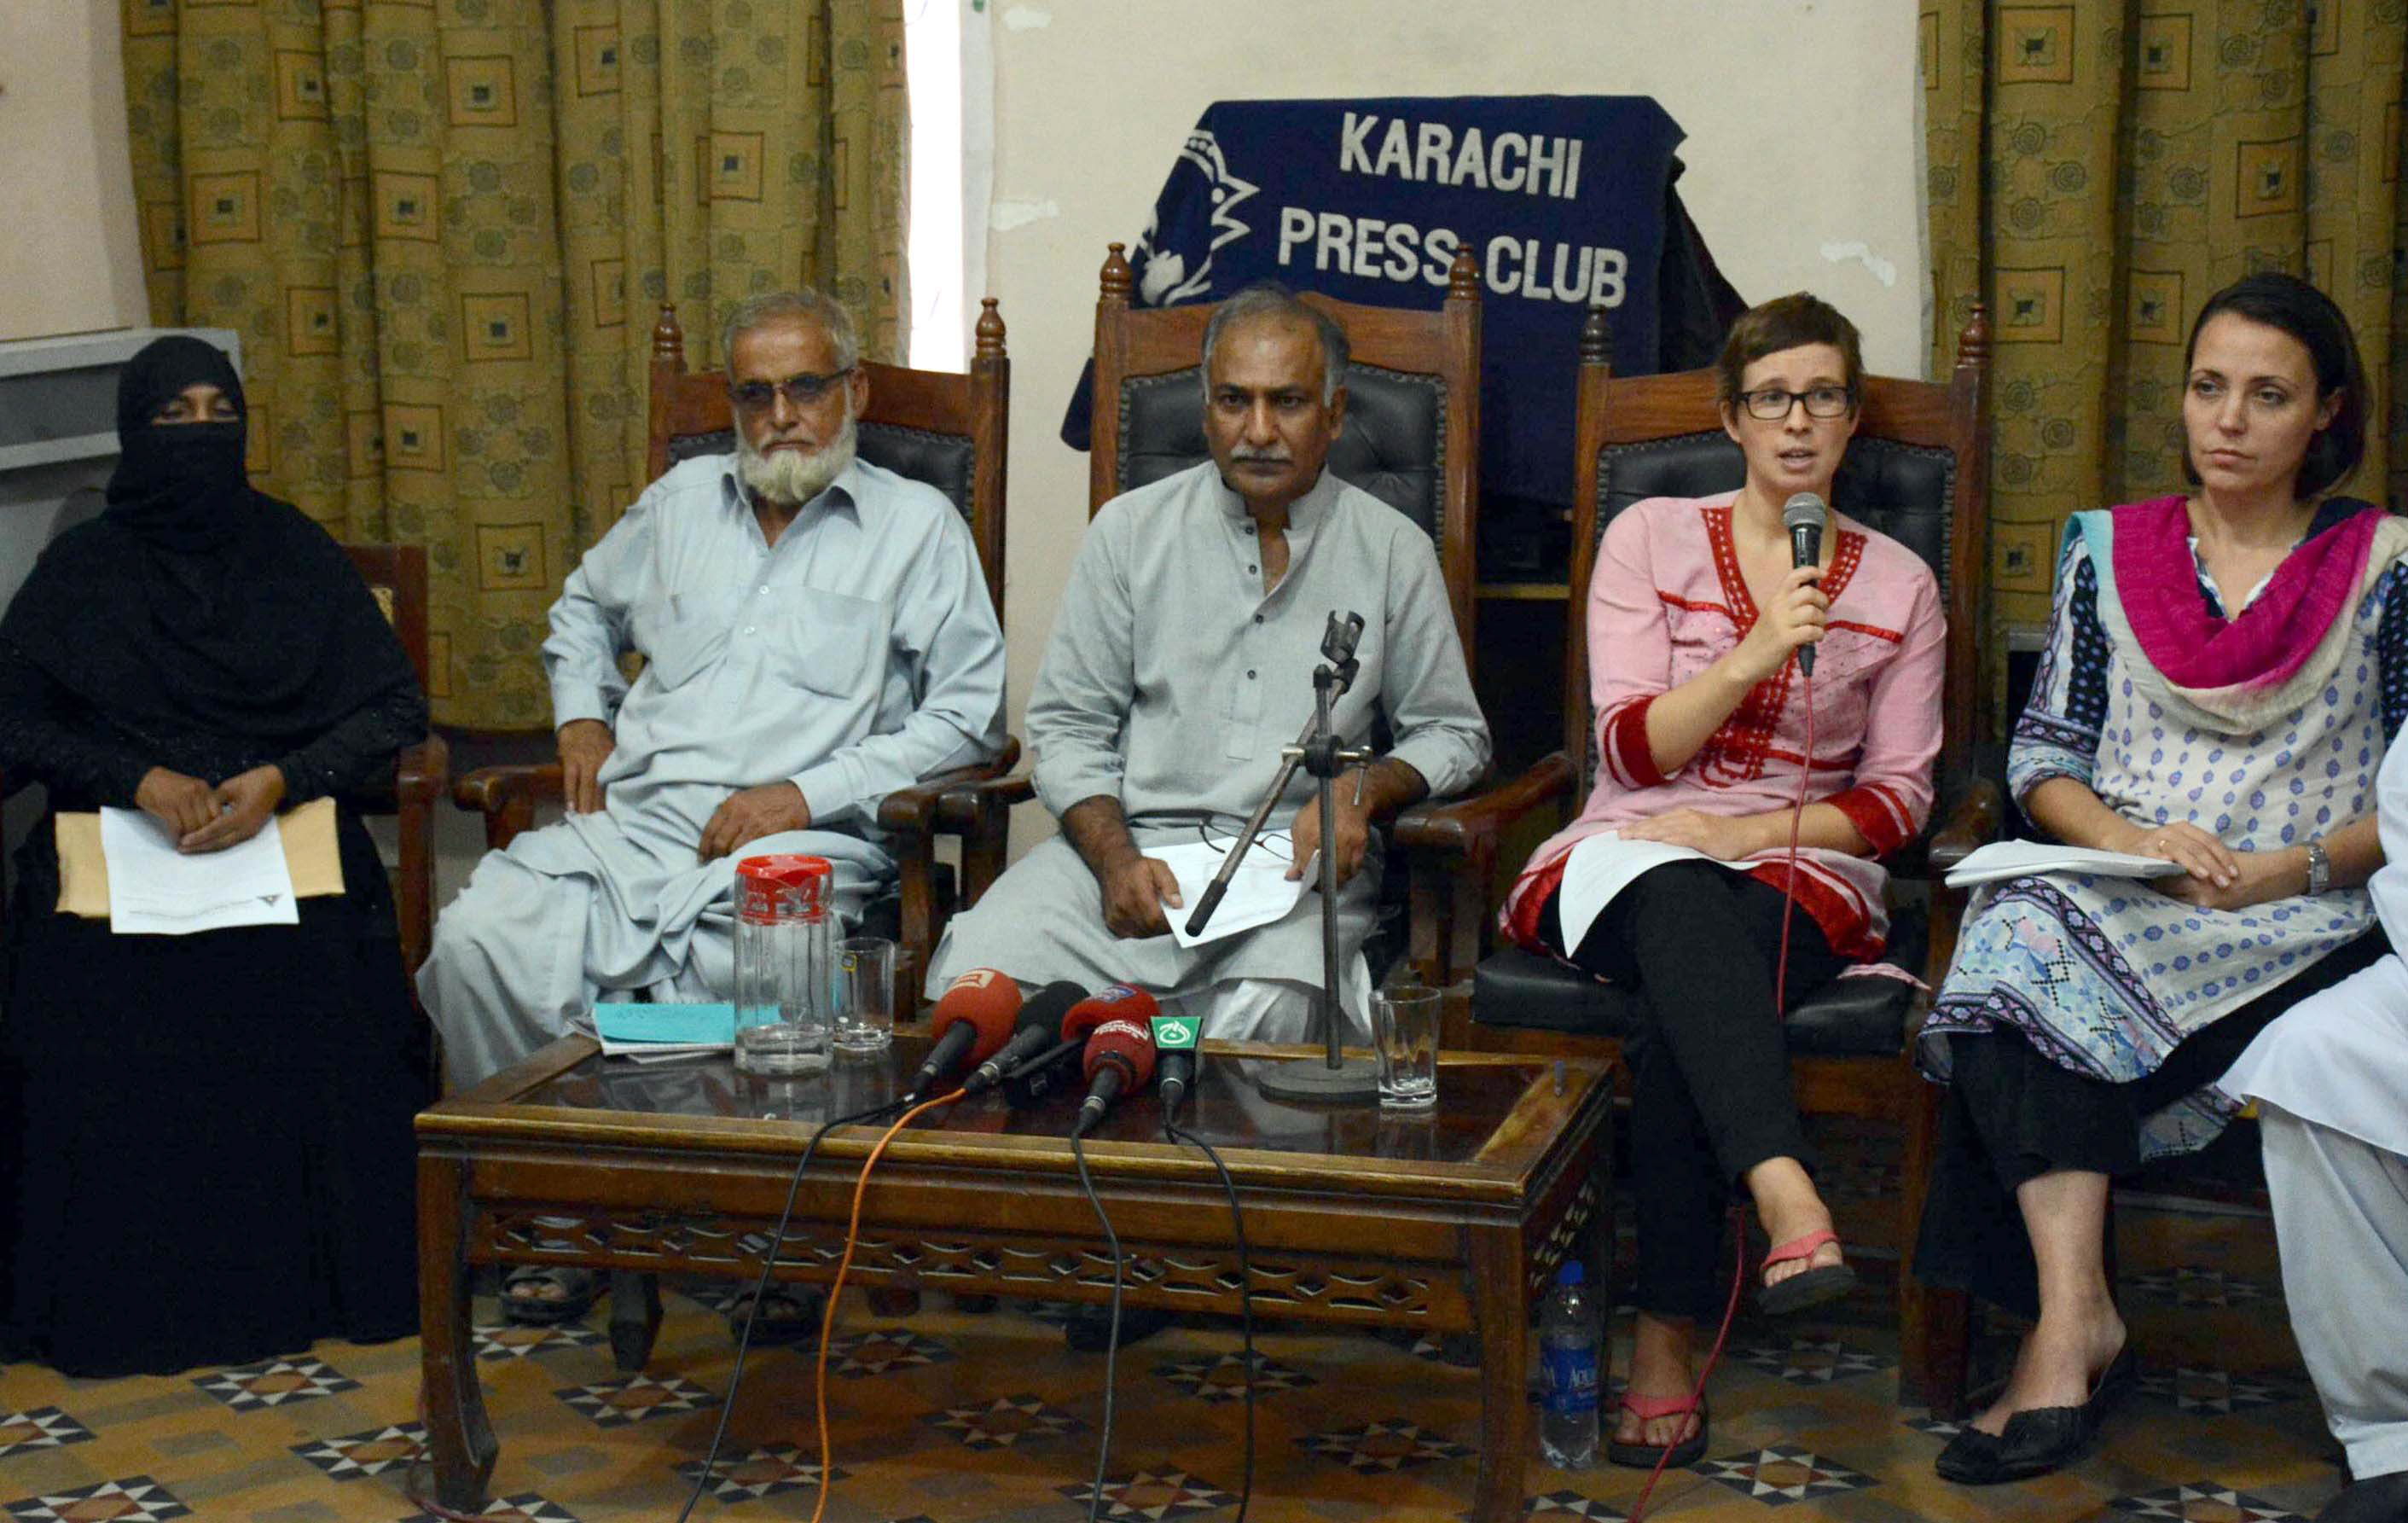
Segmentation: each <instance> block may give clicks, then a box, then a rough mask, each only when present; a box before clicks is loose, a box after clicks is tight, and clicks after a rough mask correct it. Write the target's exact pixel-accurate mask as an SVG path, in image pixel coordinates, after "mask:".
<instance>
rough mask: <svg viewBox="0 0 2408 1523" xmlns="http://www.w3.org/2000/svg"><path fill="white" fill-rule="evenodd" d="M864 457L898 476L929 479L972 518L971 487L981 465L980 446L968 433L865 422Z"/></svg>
mask: <svg viewBox="0 0 2408 1523" xmlns="http://www.w3.org/2000/svg"><path fill="white" fill-rule="evenodd" d="M861 458H862V459H864V460H867V461H868V462H869V463H870V464H871V465H873V466H877V467H882V468H883V469H886V470H891V471H893V472H894V473H895V474H896V475H897V476H901V477H905V478H907V479H909V480H910V481H925V482H927V483H928V484H929V485H930V486H933V487H935V488H936V489H937V490H938V491H939V492H942V493H943V494H944V495H945V497H946V500H948V501H950V502H951V503H952V504H953V509H954V510H955V511H957V512H959V513H960V514H961V515H962V518H963V521H964V522H968V521H969V518H970V510H971V509H972V508H973V507H974V506H975V505H974V504H973V503H972V502H971V501H970V488H971V484H972V482H973V481H974V480H975V472H976V471H977V468H978V450H977V448H976V447H975V446H974V445H972V444H971V443H970V441H969V439H968V437H967V436H965V435H961V434H938V433H931V432H930V431H928V430H927V429H925V428H905V427H902V426H901V425H899V424H882V423H865V424H861Z"/></svg>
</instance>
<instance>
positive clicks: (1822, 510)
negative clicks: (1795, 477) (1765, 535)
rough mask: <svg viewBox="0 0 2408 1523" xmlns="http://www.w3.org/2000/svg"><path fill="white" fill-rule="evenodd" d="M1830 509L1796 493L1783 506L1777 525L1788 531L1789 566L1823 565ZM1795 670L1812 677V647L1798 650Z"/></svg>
mask: <svg viewBox="0 0 2408 1523" xmlns="http://www.w3.org/2000/svg"><path fill="white" fill-rule="evenodd" d="M1830 517H1831V510H1829V509H1828V508H1826V507H1824V506H1823V499H1822V498H1820V497H1818V496H1815V495H1814V494H1813V493H1812V492H1800V493H1799V494H1798V495H1797V496H1794V497H1791V498H1790V499H1789V501H1788V502H1787V503H1785V504H1784V505H1783V507H1782V510H1781V526H1782V527H1784V528H1785V529H1787V530H1788V531H1789V567H1790V569H1792V570H1796V569H1797V568H1799V567H1801V566H1820V565H1822V564H1823V525H1824V524H1827V523H1828V522H1829V521H1830ZM1798 669H1799V671H1802V672H1804V673H1805V674H1806V675H1808V676H1809V677H1812V676H1813V674H1814V647H1813V646H1812V645H1800V646H1799V647H1798Z"/></svg>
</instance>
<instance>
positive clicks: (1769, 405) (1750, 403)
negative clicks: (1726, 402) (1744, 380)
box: [1739, 386, 1856, 423]
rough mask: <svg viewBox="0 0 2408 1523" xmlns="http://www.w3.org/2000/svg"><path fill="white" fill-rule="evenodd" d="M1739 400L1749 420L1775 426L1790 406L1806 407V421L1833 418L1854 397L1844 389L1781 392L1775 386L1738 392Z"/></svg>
mask: <svg viewBox="0 0 2408 1523" xmlns="http://www.w3.org/2000/svg"><path fill="white" fill-rule="evenodd" d="M1739 399H1740V402H1741V404H1742V406H1744V407H1745V408H1746V409H1747V413H1748V416H1749V417H1751V418H1761V419H1763V420H1764V421H1765V422H1766V423H1778V422H1780V421H1781V420H1782V419H1784V418H1786V417H1788V416H1789V409H1790V406H1791V405H1792V404H1793V403H1798V402H1803V403H1805V404H1806V416H1808V417H1810V418H1837V417H1841V416H1842V415H1843V414H1845V413H1846V412H1847V410H1848V409H1849V408H1850V407H1851V406H1853V405H1854V404H1855V402H1856V394H1855V393H1854V392H1852V391H1850V390H1849V389H1848V388H1847V387H1845V386H1816V387H1813V388H1812V389H1810V390H1807V391H1802V392H1793V391H1785V390H1783V389H1782V388H1781V387H1779V386H1766V387H1764V388H1762V389H1761V390H1758V391H1752V392H1742V393H1740V394H1739Z"/></svg>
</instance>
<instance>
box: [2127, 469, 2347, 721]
mask: <svg viewBox="0 0 2408 1523" xmlns="http://www.w3.org/2000/svg"><path fill="white" fill-rule="evenodd" d="M2184 500H2185V499H2183V498H2181V497H2178V496H2175V497H2158V498H2156V499H2155V500H2153V501H2149V502H2136V503H2132V504H2129V505H2128V506H2126V507H2122V508H2118V509H2115V510H2114V514H2113V522H2114V578H2115V594H2116V596H2118V597H2119V598H2120V599H2121V601H2122V603H2123V606H2124V616H2125V618H2126V620H2127V621H2128V623H2129V624H2130V625H2131V626H2132V633H2133V635H2134V636H2135V637H2136V638H2137V639H2139V641H2140V645H2141V654H2143V655H2144V656H2146V657H2147V658H2148V661H2149V664H2150V665H2151V666H2153V667H2155V668H2157V670H2158V671H2160V672H2161V673H2163V674H2164V675H2165V678H2166V680H2167V681H2168V682H2171V683H2172V684H2174V685H2175V686H2176V687H2184V688H2229V687H2236V686H2239V687H2248V688H2266V687H2279V686H2281V685H2282V684H2283V683H2285V682H2288V681H2290V679H2291V678H2292V677H2293V676H2294V675H2295V674H2296V673H2297V672H2298V671H2299V669H2300V668H2301V667H2302V666H2304V665H2305V664H2306V663H2307V660H2308V657H2309V656H2310V655H2311V654H2314V652H2315V649H2316V646H2317V643H2318V642H2319V641H2321V640H2322V639H2324V637H2325V631H2326V630H2328V629H2329V628H2330V627H2331V626H2332V622H2333V620H2335V619H2336V618H2339V617H2340V616H2341V615H2342V613H2343V611H2345V610H2347V609H2349V608H2351V607H2353V606H2355V604H2356V602H2357V599H2358V588H2359V586H2360V584H2361V582H2362V580H2363V578H2364V575H2365V572H2366V561H2367V556H2368V554H2369V553H2370V552H2371V551H2372V548H2373V544H2374V531H2375V527H2376V526H2377V525H2378V524H2381V523H2382V522H2383V510H2381V509H2379V508H2376V507H2374V506H2373V505H2372V504H2371V503H2370V504H2368V505H2367V507H2366V509H2365V510H2363V511H2361V512H2357V513H2353V514H2351V515H2350V516H2349V517H2348V518H2345V519H2343V520H2342V522H2340V523H2339V524H2334V525H2333V526H2332V527H2331V528H2329V529H2327V530H2325V531H2324V532H2323V533H2322V534H2319V535H2317V536H2315V538H2314V539H2309V540H2307V541H2306V542H2305V543H2303V544H2301V545H2300V546H2299V547H2298V548H2297V549H2295V550H2293V551H2292V552H2291V553H2290V554H2289V555H2287V556H2286V557H2285V558H2284V561H2283V564H2282V565H2281V566H2280V567H2278V568H2275V571H2274V575H2273V579H2272V581H2270V582H2268V583H2267V584H2266V590H2265V591H2264V592H2262V593H2260V594H2258V596H2257V601H2256V602H2254V603H2252V604H2250V605H2249V607H2248V608H2246V609H2244V610H2243V611H2242V612H2241V615H2240V616H2239V617H2238V618H2230V619H2228V618H2221V617H2218V616H2217V615H2215V614H2214V613H2210V612H2209V611H2207V601H2206V599H2204V598H2202V597H2201V596H2200V592H2199V566H2198V563H2197V562H2196V561H2195V560H2194V559H2193V558H2192V555H2191V550H2190V515H2189V514H2188V513H2187V512H2186V511H2185V510H2184ZM2247 590H2248V589H2246V588H2236V589H2232V591H2231V593H2229V594H2228V596H2233V595H2239V594H2245V593H2246V592H2247Z"/></svg>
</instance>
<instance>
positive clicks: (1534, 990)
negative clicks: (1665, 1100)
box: [1471, 910, 1928, 1057]
mask: <svg viewBox="0 0 2408 1523" xmlns="http://www.w3.org/2000/svg"><path fill="white" fill-rule="evenodd" d="M1927 935H1928V924H1927V922H1926V920H1925V918H1924V915H1923V912H1922V911H1920V910H1904V911H1900V912H1897V913H1896V914H1894V915H1893V916H1892V917H1891V926H1890V944H1889V950H1888V951H1887V953H1886V954H1885V956H1884V960H1885V961H1888V962H1894V963H1897V964H1898V965H1899V967H1901V968H1906V969H1909V970H1914V969H1919V968H1920V967H1921V966H1922V965H1923V957H1924V950H1925V947H1926V945H1927ZM1914 997H1915V988H1914V984H1909V983H1907V982H1905V981H1904V980H1903V979H1895V978H1839V979H1833V980H1832V981H1831V982H1830V983H1829V984H1826V985H1824V986H1823V987H1822V988H1820V989H1817V990H1816V991H1815V992H1814V993H1813V994H1812V995H1810V996H1808V997H1807V998H1805V999H1799V1000H1798V1001H1796V1002H1795V1003H1793V1004H1792V1005H1791V1006H1790V1007H1789V1019H1788V1020H1787V1021H1786V1022H1785V1030H1786V1031H1787V1033H1788V1037H1789V1050H1790V1051H1791V1052H1792V1053H1796V1054H1800V1055H1810V1056H1820V1057H1895V1056H1898V1055H1899V1052H1900V1051H1902V1050H1903V1049H1904V1048H1905V1045H1906V1023H1907V1019H1908V1017H1909V1016H1910V1015H1911V1014H1912V1013H1913V1012H1914ZM1471 1018H1472V1019H1473V1020H1474V1021H1476V1022H1478V1023H1479V1024H1480V1025H1482V1026H1498V1027H1524V1028H1527V1029H1531V1030H1539V1031H1562V1032H1566V1033H1569V1034H1572V1035H1577V1036H1585V1037H1612V1038H1614V1039H1616V1040H1617V1041H1627V1040H1629V1038H1630V1037H1631V1036H1632V1035H1633V1034H1635V1033H1636V1032H1637V1031H1638V1030H1639V1027H1640V1023H1641V1018H1642V1017H1641V1012H1640V1009H1639V999H1638V996H1637V995H1635V994H1633V993H1632V992H1631V991H1630V990H1629V989H1627V988H1624V987H1621V986H1619V985H1616V984H1599V983H1598V981H1597V980H1595V979H1593V978H1590V977H1588V976H1587V975H1586V974H1584V973H1581V972H1578V971H1576V970H1572V969H1570V968H1566V967H1565V966H1564V965H1563V964H1561V963H1559V962H1557V961H1555V959H1554V958H1553V957H1548V956H1544V955H1541V954H1539V953H1536V952H1526V951H1524V950H1523V949H1522V948H1520V947H1517V946H1509V947H1506V948H1504V949H1502V950H1501V951H1498V952H1497V953H1495V954H1493V955H1490V956H1488V957H1486V958H1484V959H1483V960H1482V962H1481V964H1480V966H1479V967H1478V968H1477V969H1475V970H1473V971H1472V975H1471Z"/></svg>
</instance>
